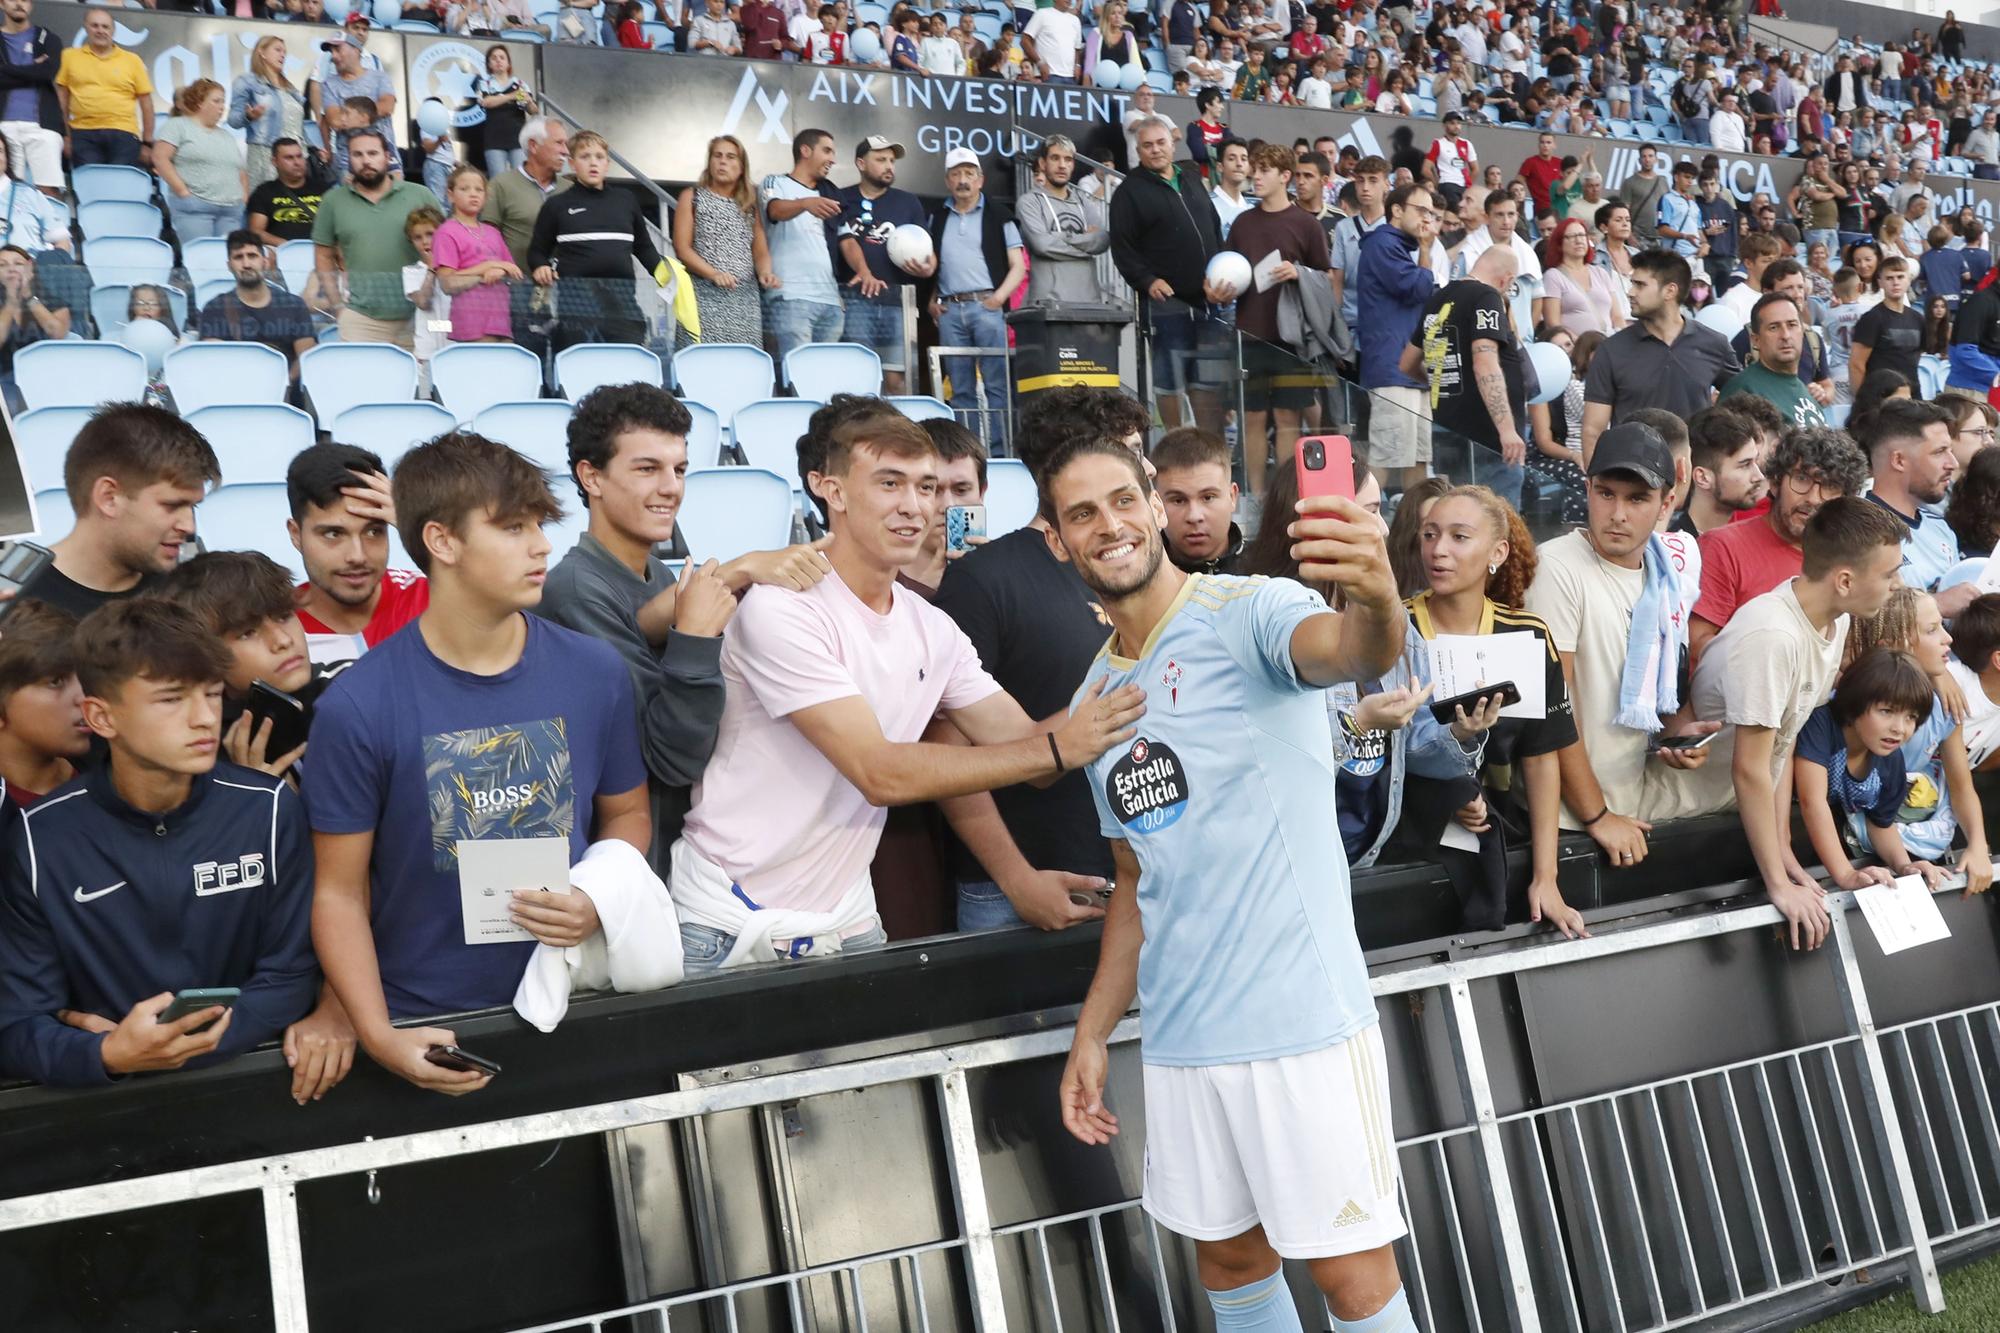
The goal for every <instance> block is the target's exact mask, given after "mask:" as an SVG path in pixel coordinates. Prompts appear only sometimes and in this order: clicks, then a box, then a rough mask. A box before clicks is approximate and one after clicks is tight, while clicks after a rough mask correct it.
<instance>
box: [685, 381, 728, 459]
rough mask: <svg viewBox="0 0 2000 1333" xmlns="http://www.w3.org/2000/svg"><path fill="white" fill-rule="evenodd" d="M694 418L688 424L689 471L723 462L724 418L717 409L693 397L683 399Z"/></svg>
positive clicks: (689, 414)
mask: <svg viewBox="0 0 2000 1333" xmlns="http://www.w3.org/2000/svg"><path fill="white" fill-rule="evenodd" d="M681 406H682V407H685V408H686V409H687V410H688V416H690V417H691V418H693V420H692V421H691V422H690V423H689V425H688V471H690V472H692V471H694V470H695V469H697V468H705V467H715V466H716V465H718V464H719V463H721V462H722V419H721V418H720V417H718V416H716V415H715V409H714V408H712V407H710V406H709V405H708V404H706V403H697V402H696V401H695V400H694V399H692V398H684V399H682V400H681Z"/></svg>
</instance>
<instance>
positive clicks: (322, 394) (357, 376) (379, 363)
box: [299, 343, 417, 443]
mask: <svg viewBox="0 0 2000 1333" xmlns="http://www.w3.org/2000/svg"><path fill="white" fill-rule="evenodd" d="M299 382H300V383H301V384H303V385H305V390H306V401H307V402H309V403H311V404H312V411H313V415H314V416H315V417H317V418H318V419H319V420H321V421H335V420H338V419H339V417H340V414H341V413H342V412H345V411H346V410H347V409H348V408H350V407H353V406H355V405H356V404H357V403H385V402H393V401H397V400H401V399H411V398H414V397H416V394H417V358H415V357H414V356H411V355H410V354H409V353H408V352H406V351H404V350H403V349H402V348H400V347H397V346H395V345H393V344H391V343H322V344H321V345H319V346H318V347H315V348H313V349H312V350H311V351H309V352H307V353H306V354H305V355H304V356H302V357H300V358H299ZM354 443H361V442H360V441H354Z"/></svg>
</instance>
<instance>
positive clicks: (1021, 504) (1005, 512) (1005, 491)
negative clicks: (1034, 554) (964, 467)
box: [986, 458, 1041, 537]
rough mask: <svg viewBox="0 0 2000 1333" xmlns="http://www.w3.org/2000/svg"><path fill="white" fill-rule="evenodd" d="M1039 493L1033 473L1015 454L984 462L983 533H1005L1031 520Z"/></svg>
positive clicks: (1038, 500) (989, 534)
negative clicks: (984, 498) (984, 516)
mask: <svg viewBox="0 0 2000 1333" xmlns="http://www.w3.org/2000/svg"><path fill="white" fill-rule="evenodd" d="M1040 506H1041V497H1040V496H1039V495H1038V494H1037V493H1036V490H1035V474H1034V473H1032V472H1030V471H1028V465H1027V464H1026V463H1023V462H1022V461H1021V460H1020V459H1018V458H994V459H989V460H987V463H986V535H987V536H989V537H1004V536H1005V535H1007V534H1008V533H1010V532H1013V531H1015V530H1016V529H1019V528H1025V527H1027V526H1028V524H1029V523H1031V522H1033V521H1034V517H1035V511H1036V510H1037V509H1038V508H1039V507H1040Z"/></svg>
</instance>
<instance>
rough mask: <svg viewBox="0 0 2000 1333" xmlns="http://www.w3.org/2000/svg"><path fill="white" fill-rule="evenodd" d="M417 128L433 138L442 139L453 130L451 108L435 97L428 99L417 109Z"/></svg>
mask: <svg viewBox="0 0 2000 1333" xmlns="http://www.w3.org/2000/svg"><path fill="white" fill-rule="evenodd" d="M417 128H418V129H420V130H422V131H423V132H424V133H425V134H428V135H429V136H430V137H431V138H433V139H437V138H442V137H443V135H444V133H445V131H447V130H449V129H450V128H451V108H450V107H447V106H446V105H445V104H444V103H443V102H441V101H439V100H438V99H437V98H435V97H426V98H425V99H424V100H423V102H422V104H421V105H419V106H418V107H417Z"/></svg>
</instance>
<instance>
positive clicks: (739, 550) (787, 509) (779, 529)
mask: <svg viewBox="0 0 2000 1333" xmlns="http://www.w3.org/2000/svg"><path fill="white" fill-rule="evenodd" d="M674 522H675V524H676V526H677V527H678V528H679V530H680V535H681V540H682V542H684V543H685V544H686V546H687V549H688V554H689V555H690V556H691V557H692V558H694V559H695V560H700V561H708V560H723V561H727V560H734V559H736V558H737V557H738V556H740V555H747V554H749V553H750V552H752V551H772V550H776V549H778V548H779V547H782V546H787V545H790V544H791V540H792V484H791V482H790V481H788V480H787V479H786V478H785V477H783V476H780V475H779V474H778V473H776V472H770V471H767V470H765V469H764V468H759V467H716V468H703V469H701V470H700V471H698V472H690V473H688V475H687V494H686V495H685V496H684V497H683V498H682V500H681V508H680V515H679V517H678V518H676V519H675V520H674Z"/></svg>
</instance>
